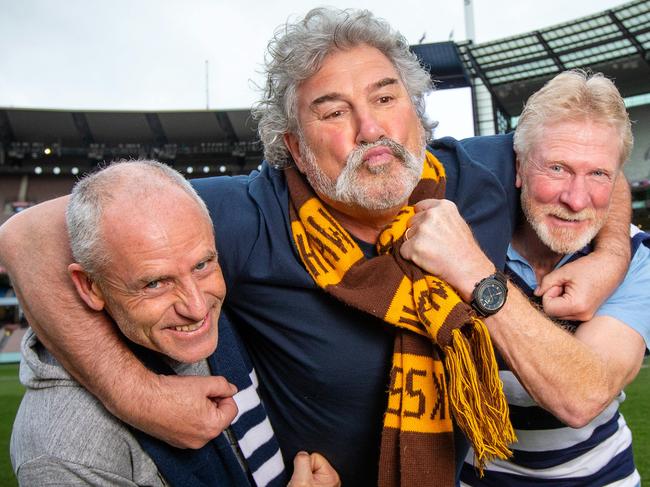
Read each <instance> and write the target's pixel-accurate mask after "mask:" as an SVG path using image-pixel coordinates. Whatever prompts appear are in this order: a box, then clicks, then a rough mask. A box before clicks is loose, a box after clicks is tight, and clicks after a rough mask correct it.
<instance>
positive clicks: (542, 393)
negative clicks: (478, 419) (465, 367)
mask: <svg viewBox="0 0 650 487" xmlns="http://www.w3.org/2000/svg"><path fill="white" fill-rule="evenodd" d="M485 321H486V325H487V327H488V330H489V331H490V335H491V337H492V340H493V342H494V344H495V346H496V348H497V349H498V350H499V352H500V353H501V355H502V357H503V358H504V360H505V361H506V363H507V364H508V366H509V368H510V370H512V371H513V373H514V374H515V375H516V376H517V377H518V378H519V380H520V382H521V383H522V385H523V386H524V387H525V388H526V390H527V391H528V393H529V394H530V395H531V397H532V398H533V399H534V400H535V401H536V402H537V403H538V404H539V405H540V406H541V407H543V408H544V409H546V410H548V411H550V412H551V413H552V414H553V415H554V416H556V417H557V418H558V419H560V420H561V421H563V422H565V423H566V424H568V425H569V426H572V427H580V426H583V425H584V424H586V423H588V422H589V421H591V419H593V418H594V417H595V416H596V415H598V414H599V413H600V412H601V411H602V410H603V409H604V408H605V407H607V405H608V404H609V403H610V402H611V401H612V399H613V398H614V397H615V396H616V395H617V394H618V392H619V391H620V389H617V387H616V384H614V383H613V381H611V380H610V374H609V370H608V363H607V361H606V360H605V359H604V357H602V356H600V355H599V354H597V353H594V351H593V350H591V349H590V348H589V347H588V346H587V345H586V344H584V343H583V342H581V341H580V340H578V339H576V338H575V337H574V336H573V335H571V334H570V333H568V332H567V331H565V330H564V329H562V328H560V327H559V326H558V325H556V324H555V323H554V322H553V321H551V320H550V319H549V318H548V317H546V316H545V315H544V314H543V313H541V312H540V311H538V310H537V309H536V308H535V307H534V306H533V305H532V304H531V303H530V302H529V301H528V298H527V297H526V296H524V295H523V294H522V293H521V292H520V291H519V290H518V289H517V288H516V287H515V286H513V285H512V284H509V294H508V300H507V303H506V305H505V306H504V307H503V308H502V309H501V311H499V312H498V313H497V314H495V315H494V316H492V317H490V318H487V319H486V320H485Z"/></svg>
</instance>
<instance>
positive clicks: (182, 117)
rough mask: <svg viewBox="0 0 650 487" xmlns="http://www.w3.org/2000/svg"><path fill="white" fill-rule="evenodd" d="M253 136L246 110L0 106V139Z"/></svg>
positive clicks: (79, 142) (68, 141)
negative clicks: (76, 109) (78, 109)
mask: <svg viewBox="0 0 650 487" xmlns="http://www.w3.org/2000/svg"><path fill="white" fill-rule="evenodd" d="M256 139H257V134H256V124H255V123H254V122H253V121H252V120H251V117H250V110H228V111H208V110H203V111H185V112H109V111H59V110H30V109H0V141H2V142H5V143H7V142H23V141H25V142H31V141H41V142H47V143H52V142H58V143H60V144H61V145H65V146H73V147H74V146H76V147H81V146H85V145H88V144H92V143H103V144H109V145H112V144H124V143H131V142H132V143H144V144H147V143H150V144H155V145H164V144H180V143H184V144H192V143H200V142H231V143H234V142H248V141H254V140H256Z"/></svg>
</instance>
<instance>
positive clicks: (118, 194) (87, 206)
mask: <svg viewBox="0 0 650 487" xmlns="http://www.w3.org/2000/svg"><path fill="white" fill-rule="evenodd" d="M183 198H188V200H187V201H188V203H189V205H191V206H190V208H191V207H192V206H195V207H196V209H197V210H198V215H200V217H201V218H204V219H205V222H207V223H208V224H209V226H210V228H212V223H211V220H210V215H209V212H208V209H207V207H206V206H205V203H204V202H203V200H201V198H200V197H199V196H198V195H197V193H196V191H194V188H192V186H191V185H190V184H189V182H188V181H187V180H186V179H185V178H184V177H183V176H182V175H181V174H179V173H178V172H177V171H175V170H174V169H172V168H170V167H169V166H167V165H165V164H162V163H160V162H157V161H152V160H140V161H118V162H115V163H113V164H111V165H110V166H107V167H105V168H103V169H101V170H100V171H98V172H96V173H93V174H91V175H89V176H87V177H85V178H83V179H82V180H81V181H79V182H78V183H77V184H76V185H75V187H74V188H73V190H72V194H71V197H70V202H69V204H68V208H67V211H66V222H67V226H68V236H69V238H70V247H71V250H72V255H73V257H74V260H75V262H77V263H79V264H80V265H81V266H82V267H83V268H84V269H85V271H86V272H87V273H88V274H89V275H90V276H91V277H92V278H94V279H101V274H102V273H103V272H104V271H105V269H106V266H107V265H108V263H109V255H110V252H108V250H109V249H107V248H106V246H105V240H106V239H105V238H103V232H104V231H107V230H108V231H110V230H109V229H106V228H105V225H104V218H105V217H108V216H109V215H113V216H114V217H116V218H117V220H116V221H115V224H118V223H119V222H120V221H121V222H122V223H126V222H127V221H128V220H129V217H133V215H134V214H136V212H137V214H144V215H146V216H147V217H148V218H152V219H154V220H155V218H156V216H157V215H159V214H160V212H161V211H169V210H170V209H171V208H173V207H174V205H178V203H179V202H180V200H182V199H183ZM188 217H189V215H188ZM111 219H112V218H111Z"/></svg>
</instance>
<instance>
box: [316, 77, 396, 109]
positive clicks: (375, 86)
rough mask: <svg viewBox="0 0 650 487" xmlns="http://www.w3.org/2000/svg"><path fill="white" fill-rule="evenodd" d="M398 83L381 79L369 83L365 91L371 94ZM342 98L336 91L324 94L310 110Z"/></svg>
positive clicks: (392, 79)
mask: <svg viewBox="0 0 650 487" xmlns="http://www.w3.org/2000/svg"><path fill="white" fill-rule="evenodd" d="M397 83H398V81H397V78H383V79H380V80H379V81H375V82H374V83H371V84H370V85H369V86H368V88H367V90H366V91H368V92H369V93H372V92H373V91H376V90H379V89H381V88H383V87H384V86H390V85H396V84H397ZM342 98H343V95H342V94H341V93H338V92H336V91H333V92H331V93H326V94H324V95H322V96H319V97H318V98H316V99H315V100H313V101H312V102H311V103H310V104H309V108H310V109H312V110H313V109H315V108H316V107H317V106H318V105H322V104H323V103H327V102H330V101H337V100H341V99H342Z"/></svg>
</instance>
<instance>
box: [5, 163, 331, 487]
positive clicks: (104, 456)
mask: <svg viewBox="0 0 650 487" xmlns="http://www.w3.org/2000/svg"><path fill="white" fill-rule="evenodd" d="M66 219H67V224H68V234H69V237H70V244H71V247H72V254H73V257H74V262H73V263H72V264H70V265H69V267H68V272H69V276H70V278H71V280H72V281H73V283H74V287H75V289H76V291H77V293H78V295H79V296H80V298H81V299H82V300H83V302H84V303H85V304H86V305H87V306H88V307H89V308H90V309H92V310H95V311H105V312H106V313H108V314H109V315H110V316H111V317H112V318H113V320H114V321H115V324H116V325H117V327H118V328H119V331H120V332H121V333H122V334H123V336H124V337H125V338H126V340H127V342H128V343H129V345H130V348H131V350H132V351H133V352H134V353H135V355H136V356H137V357H138V358H139V359H140V360H141V361H142V362H143V363H144V364H146V365H147V366H148V367H149V368H150V369H151V370H154V371H156V372H158V373H160V374H166V375H173V374H179V375H195V376H205V375H210V374H213V375H218V376H226V377H227V378H228V380H230V381H232V382H233V383H234V384H236V385H234V384H231V383H229V382H228V381H227V380H226V379H224V378H223V377H221V380H220V381H216V382H213V383H212V384H213V385H214V388H213V390H212V392H211V393H210V396H211V397H212V400H213V402H214V403H215V409H216V410H217V411H218V412H219V414H221V415H222V416H223V419H224V421H225V422H226V423H231V422H232V424H231V425H230V427H229V428H228V429H227V430H226V431H225V432H224V433H223V434H221V435H219V436H218V437H216V438H215V439H214V440H212V441H211V442H209V443H208V444H207V445H206V446H204V447H203V448H201V449H198V450H180V449H176V448H173V447H171V446H169V445H167V444H165V443H163V442H162V441H159V440H156V439H154V438H152V437H150V436H148V435H146V434H144V433H141V432H139V431H136V430H132V429H130V428H129V427H128V426H127V425H126V424H125V423H122V422H121V421H119V420H118V419H117V418H115V417H114V416H112V415H111V414H110V413H109V412H108V411H107V410H105V409H104V408H103V406H101V404H100V403H99V402H98V401H97V400H96V399H95V398H94V397H93V396H92V395H91V394H90V393H89V392H88V391H86V390H85V389H84V388H82V387H81V386H80V385H79V384H78V383H76V382H75V381H74V379H73V378H71V377H70V376H69V375H68V374H67V373H66V372H65V370H64V369H63V368H62V367H61V366H60V365H59V364H58V363H57V362H56V360H55V359H54V358H53V357H52V356H51V355H50V354H49V352H48V351H47V350H46V349H45V348H44V347H43V346H42V344H41V343H40V342H39V340H38V338H37V337H36V335H35V334H34V333H33V332H32V331H31V330H30V331H29V332H28V334H27V337H26V339H25V340H24V342H23V350H22V352H23V357H24V359H23V362H22V364H21V380H22V382H23V383H24V385H25V386H26V387H27V392H26V394H25V397H24V399H23V402H22V404H21V406H20V409H19V411H18V414H17V417H16V421H15V424H14V430H13V434H12V441H11V457H12V463H13V466H14V470H15V472H16V476H17V478H18V480H19V482H20V483H21V484H22V485H44V484H45V483H48V484H51V483H56V484H63V485H69V484H73V483H74V484H76V483H79V482H83V483H87V484H92V485H149V486H151V485H184V486H186V485H217V484H218V485H237V486H240V485H242V486H243V485H249V483H251V484H254V485H260V486H261V485H284V484H286V478H285V474H284V466H283V463H282V458H281V455H280V451H279V447H278V444H277V442H276V441H275V438H274V436H273V431H272V428H271V426H270V423H269V421H268V419H267V417H266V413H265V411H264V408H263V406H262V405H261V402H260V399H259V397H258V396H257V391H256V383H257V380H256V378H255V373H254V371H253V370H252V367H251V365H250V364H249V362H248V358H247V357H246V356H245V355H244V353H243V352H242V350H241V348H240V346H239V343H238V339H237V337H236V335H235V334H234V332H233V330H232V329H230V327H229V324H228V321H227V320H221V322H220V324H218V323H219V316H220V313H221V305H222V303H223V300H224V297H225V295H226V287H225V283H224V280H223V276H222V274H221V268H220V266H219V264H218V262H217V251H216V248H215V240H214V232H213V226H212V221H211V220H210V216H209V214H208V210H207V208H206V206H205V204H204V203H203V201H202V200H201V199H200V198H199V197H198V196H197V194H196V192H195V191H194V189H193V188H192V187H191V186H190V185H189V183H188V182H187V181H186V180H185V179H184V178H183V177H182V176H181V175H180V174H178V173H177V172H176V171H174V170H173V169H171V168H169V167H167V166H165V165H164V164H160V163H158V162H155V161H138V162H124V163H119V164H114V165H111V166H109V167H108V168H106V169H104V170H102V171H99V172H98V173H95V174H93V175H91V176H89V177H86V178H85V179H83V180H82V181H80V182H79V183H78V184H77V185H76V186H75V188H74V190H73V192H72V196H71V199H70V202H69V204H68V208H67V215H66ZM71 325H72V324H71ZM215 350H216V352H215ZM237 389H239V391H240V392H239V393H238V394H236V395H235V396H234V397H233V394H235V393H236V392H237ZM238 408H239V413H238ZM233 420H234V421H233ZM244 436H246V439H245V440H244V443H240V445H238V443H237V441H241V440H242V439H243V438H244ZM240 446H241V448H240ZM299 460H300V464H299V467H298V468H297V469H296V472H297V473H299V474H300V475H303V476H305V475H307V474H309V473H311V469H309V468H308V467H309V462H307V463H304V458H303V456H301V457H300V458H299ZM312 460H313V461H315V462H316V463H318V464H319V465H320V463H319V462H320V461H321V460H322V459H321V458H320V457H312ZM318 470H320V468H318ZM320 472H321V473H322V472H323V471H322V470H320ZM332 479H333V483H331V484H318V485H335V484H336V475H335V474H334V473H332ZM308 485H309V484H308Z"/></svg>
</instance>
